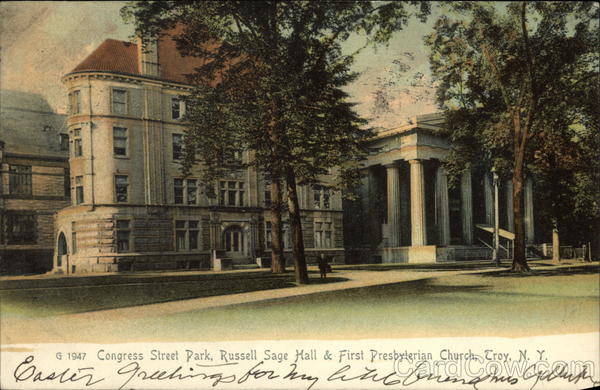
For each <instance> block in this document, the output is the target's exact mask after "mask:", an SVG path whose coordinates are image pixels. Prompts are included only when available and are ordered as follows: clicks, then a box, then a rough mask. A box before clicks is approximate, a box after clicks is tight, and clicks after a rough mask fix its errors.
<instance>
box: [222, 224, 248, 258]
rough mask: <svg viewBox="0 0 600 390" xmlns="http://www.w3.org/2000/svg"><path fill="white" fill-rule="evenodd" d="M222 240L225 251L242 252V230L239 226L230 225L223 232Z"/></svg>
mask: <svg viewBox="0 0 600 390" xmlns="http://www.w3.org/2000/svg"><path fill="white" fill-rule="evenodd" d="M223 242H224V243H225V250H226V251H227V252H244V232H243V231H242V228H240V227H239V226H232V227H229V228H227V230H225V232H223Z"/></svg>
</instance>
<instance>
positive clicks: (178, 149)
mask: <svg viewBox="0 0 600 390" xmlns="http://www.w3.org/2000/svg"><path fill="white" fill-rule="evenodd" d="M182 158H183V134H173V160H181V159H182Z"/></svg>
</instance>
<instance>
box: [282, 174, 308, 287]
mask: <svg viewBox="0 0 600 390" xmlns="http://www.w3.org/2000/svg"><path fill="white" fill-rule="evenodd" d="M286 183H287V190H288V193H287V199H288V210H289V213H290V227H291V230H292V241H293V245H294V272H295V275H296V283H298V284H308V271H307V269H306V259H305V257H304V239H303V238H302V222H301V220H300V206H299V203H298V192H297V191H296V175H295V174H294V171H293V169H292V168H291V167H287V172H286Z"/></svg>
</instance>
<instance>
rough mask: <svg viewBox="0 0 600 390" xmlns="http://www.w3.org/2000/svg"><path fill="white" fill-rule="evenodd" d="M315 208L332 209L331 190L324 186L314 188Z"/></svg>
mask: <svg viewBox="0 0 600 390" xmlns="http://www.w3.org/2000/svg"><path fill="white" fill-rule="evenodd" d="M313 206H314V208H316V209H329V208H331V190H330V189H329V188H326V187H323V186H319V185H316V186H313Z"/></svg>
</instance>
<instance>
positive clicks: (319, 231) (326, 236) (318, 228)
mask: <svg viewBox="0 0 600 390" xmlns="http://www.w3.org/2000/svg"><path fill="white" fill-rule="evenodd" d="M332 247H333V229H332V224H331V222H315V248H332Z"/></svg>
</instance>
